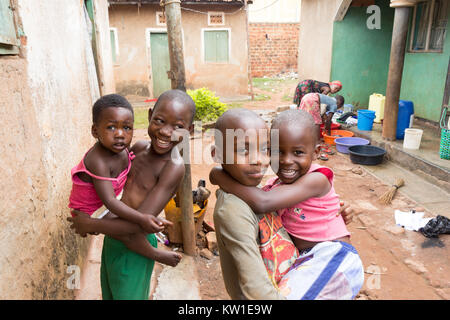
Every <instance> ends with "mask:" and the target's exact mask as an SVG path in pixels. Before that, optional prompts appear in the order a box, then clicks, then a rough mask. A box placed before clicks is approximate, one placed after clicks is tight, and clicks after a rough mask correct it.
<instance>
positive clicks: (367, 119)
mask: <svg viewBox="0 0 450 320" xmlns="http://www.w3.org/2000/svg"><path fill="white" fill-rule="evenodd" d="M373 120H375V111H373V110H365V109H363V110H358V129H359V130H364V131H370V130H372V126H373Z"/></svg>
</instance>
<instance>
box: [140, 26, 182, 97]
mask: <svg viewBox="0 0 450 320" xmlns="http://www.w3.org/2000/svg"><path fill="white" fill-rule="evenodd" d="M152 33H165V34H167V28H165V27H162V28H145V47H146V51H147V71H148V79H149V82H148V92H150V95H151V96H152V97H153V98H155V95H154V93H153V72H152V48H151V45H150V36H151V34H152ZM181 35H182V37H183V51H185V50H186V49H185V45H184V44H185V41H184V32H183V30H181ZM184 53H185V52H183V54H184Z"/></svg>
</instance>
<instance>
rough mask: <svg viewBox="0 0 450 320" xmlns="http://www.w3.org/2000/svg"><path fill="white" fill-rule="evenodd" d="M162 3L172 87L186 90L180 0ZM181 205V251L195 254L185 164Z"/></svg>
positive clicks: (184, 150)
mask: <svg viewBox="0 0 450 320" xmlns="http://www.w3.org/2000/svg"><path fill="white" fill-rule="evenodd" d="M161 3H162V5H164V11H165V15H166V24H167V38H168V41H169V55H170V71H169V72H168V76H169V78H170V79H171V86H172V89H180V90H183V91H186V85H185V82H186V78H185V70H184V56H183V37H182V33H181V7H180V0H165V1H164V2H161ZM183 152H187V153H188V154H187V155H186V154H184V156H185V157H186V159H190V150H189V148H186V149H183ZM178 195H179V196H180V198H179V199H180V207H181V229H182V233H183V251H184V253H186V254H187V255H190V256H195V255H196V253H197V252H196V244H195V223H194V212H193V207H192V182H191V165H190V164H189V163H186V164H185V173H184V177H183V181H182V182H181V185H180V187H179V189H178Z"/></svg>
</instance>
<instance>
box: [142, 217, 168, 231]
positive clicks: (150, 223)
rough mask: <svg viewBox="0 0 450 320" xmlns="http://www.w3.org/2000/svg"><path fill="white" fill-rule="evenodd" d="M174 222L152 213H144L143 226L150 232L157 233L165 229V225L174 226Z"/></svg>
mask: <svg viewBox="0 0 450 320" xmlns="http://www.w3.org/2000/svg"><path fill="white" fill-rule="evenodd" d="M172 225H173V223H172V222H170V221H168V220H166V219H162V218H158V217H155V216H153V215H151V214H144V218H143V221H142V222H141V224H140V226H141V228H142V229H143V230H144V231H145V232H148V233H157V232H161V231H163V230H164V227H165V226H172Z"/></svg>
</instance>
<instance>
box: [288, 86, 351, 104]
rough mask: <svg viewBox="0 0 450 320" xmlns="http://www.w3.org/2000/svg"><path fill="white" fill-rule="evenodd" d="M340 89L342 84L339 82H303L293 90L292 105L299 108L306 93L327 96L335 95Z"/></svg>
mask: <svg viewBox="0 0 450 320" xmlns="http://www.w3.org/2000/svg"><path fill="white" fill-rule="evenodd" d="M341 89H342V83H341V82H340V81H332V82H320V81H316V80H303V81H301V82H300V83H299V84H298V85H297V88H296V89H295V95H294V103H295V104H296V105H297V107H298V106H300V102H301V101H302V98H303V97H304V96H305V95H306V94H308V93H321V94H329V93H336V92H338V91H339V90H341Z"/></svg>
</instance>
